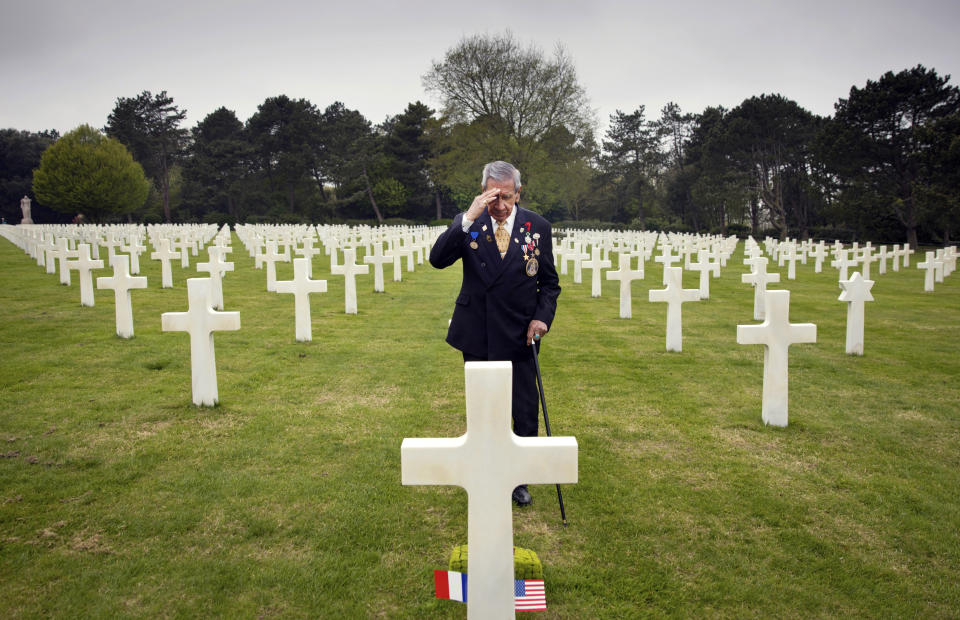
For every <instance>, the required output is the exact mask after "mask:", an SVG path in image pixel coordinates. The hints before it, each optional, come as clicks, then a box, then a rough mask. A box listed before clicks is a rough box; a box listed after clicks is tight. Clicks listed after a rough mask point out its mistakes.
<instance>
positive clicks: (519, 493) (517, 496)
mask: <svg viewBox="0 0 960 620" xmlns="http://www.w3.org/2000/svg"><path fill="white" fill-rule="evenodd" d="M513 501H515V502H517V505H518V506H529V505H530V502H532V501H533V498H531V497H530V491H528V490H527V485H525V484H521V485H520V486H518V487H517V488H515V489H514V490H513Z"/></svg>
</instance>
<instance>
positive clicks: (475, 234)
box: [470, 231, 480, 250]
mask: <svg viewBox="0 0 960 620" xmlns="http://www.w3.org/2000/svg"><path fill="white" fill-rule="evenodd" d="M479 236H480V233H478V232H476V231H472V232H471V233H470V238H471V239H473V241H471V242H470V247H471V248H472V249H474V250H476V249H477V248H479V247H480V245H479V244H477V237H479Z"/></svg>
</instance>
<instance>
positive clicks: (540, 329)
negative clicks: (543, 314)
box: [527, 319, 547, 347]
mask: <svg viewBox="0 0 960 620" xmlns="http://www.w3.org/2000/svg"><path fill="white" fill-rule="evenodd" d="M546 333H547V324H546V323H544V322H543V321H538V320H536V319H534V320H532V321H530V325H529V326H528V327H527V346H528V347H529V346H530V344H531V343H532V342H533V341H534V340H540V339H541V338H543V335H544V334H546Z"/></svg>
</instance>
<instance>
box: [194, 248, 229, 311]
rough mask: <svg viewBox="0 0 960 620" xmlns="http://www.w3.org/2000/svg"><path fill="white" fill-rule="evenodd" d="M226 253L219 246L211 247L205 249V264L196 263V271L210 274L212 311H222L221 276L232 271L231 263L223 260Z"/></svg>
mask: <svg viewBox="0 0 960 620" xmlns="http://www.w3.org/2000/svg"><path fill="white" fill-rule="evenodd" d="M227 251H228V250H226V249H225V248H223V247H221V246H218V245H212V246H210V247H209V248H207V256H209V259H208V260H207V262H205V263H197V271H204V272H206V273H209V274H210V302H211V303H212V304H213V308H214V310H223V274H224V273H226V272H228V271H233V263H231V262H227V261H224V260H223V255H224V254H225V253H226V252H227Z"/></svg>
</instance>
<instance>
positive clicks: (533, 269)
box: [524, 256, 540, 278]
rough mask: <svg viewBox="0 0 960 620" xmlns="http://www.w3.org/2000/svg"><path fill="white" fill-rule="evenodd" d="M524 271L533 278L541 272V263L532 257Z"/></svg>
mask: <svg viewBox="0 0 960 620" xmlns="http://www.w3.org/2000/svg"><path fill="white" fill-rule="evenodd" d="M524 270H525V271H526V272H527V275H528V276H530V277H531V278H532V277H533V276H535V275H537V271H539V270H540V263H538V262H537V259H536V258H534V257H532V256H531V257H530V258H528V259H527V264H526V267H525V268H524Z"/></svg>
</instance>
